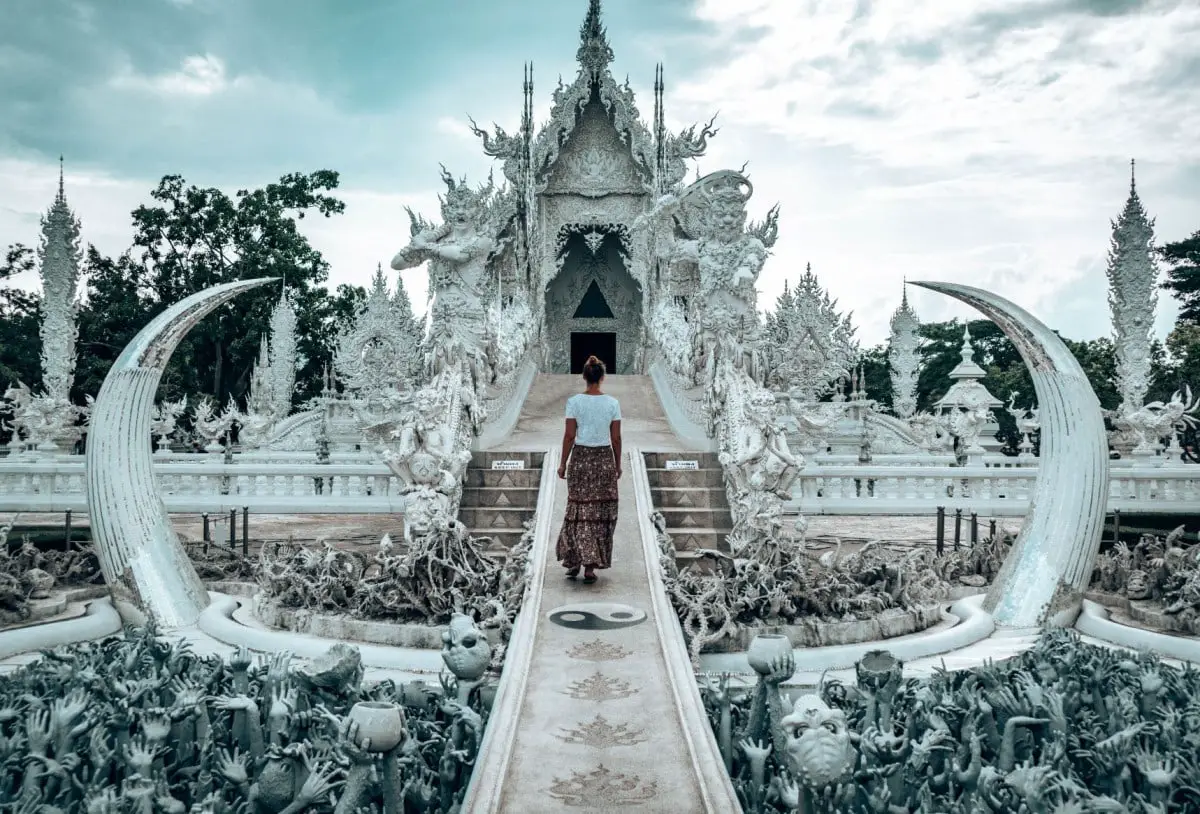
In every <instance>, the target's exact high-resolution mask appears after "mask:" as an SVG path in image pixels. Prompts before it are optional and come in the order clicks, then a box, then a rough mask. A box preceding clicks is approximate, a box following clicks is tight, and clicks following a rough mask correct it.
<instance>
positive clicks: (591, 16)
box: [575, 0, 613, 79]
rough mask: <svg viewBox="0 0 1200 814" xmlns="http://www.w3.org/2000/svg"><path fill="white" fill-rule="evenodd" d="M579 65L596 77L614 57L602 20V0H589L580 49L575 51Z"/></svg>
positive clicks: (580, 30)
mask: <svg viewBox="0 0 1200 814" xmlns="http://www.w3.org/2000/svg"><path fill="white" fill-rule="evenodd" d="M575 59H576V60H578V61H579V67H580V68H581V69H583V70H585V71H587V72H588V73H589V74H590V75H591V76H592V78H593V79H594V78H596V77H597V76H598V75H599V74H600V72H601V71H603V70H605V69H607V68H608V66H609V63H611V62H612V59H613V51H612V48H611V47H610V46H609V44H608V34H607V32H605V30H604V25H603V24H602V23H601V22H600V0H588V11H587V16H586V17H584V19H583V25H582V26H580V28H579V50H578V51H577V52H576V53H575Z"/></svg>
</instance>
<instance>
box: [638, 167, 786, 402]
mask: <svg viewBox="0 0 1200 814" xmlns="http://www.w3.org/2000/svg"><path fill="white" fill-rule="evenodd" d="M753 194H754V187H753V186H752V185H751V184H750V179H748V178H746V176H744V175H742V174H741V173H739V172H734V171H732V170H722V171H720V172H715V173H712V174H711V175H707V176H705V177H703V178H701V179H700V180H698V181H696V182H695V183H694V184H692V185H691V186H689V187H688V188H687V189H685V190H684V191H683V192H682V193H681V194H680V195H679V196H678V197H677V198H676V197H674V196H668V199H667V200H666V201H664V202H660V205H659V207H658V209H659V211H660V213H664V214H665V213H667V212H671V211H674V210H679V209H682V210H689V209H690V210H693V214H692V217H691V218H690V220H691V222H692V223H693V224H695V226H694V227H693V228H694V229H695V231H696V232H699V234H700V237H698V238H695V239H691V240H683V241H680V242H679V243H677V244H676V246H675V252H674V256H673V257H672V262H673V263H674V264H693V265H695V267H696V269H697V274H698V277H699V283H700V285H699V291H698V295H699V296H698V301H697V302H696V303H695V305H694V307H693V316H694V319H695V323H694V324H695V326H696V327H695V328H694V329H693V332H692V337H693V339H692V348H693V354H694V357H693V358H694V361H695V364H696V366H697V368H698V370H700V371H702V373H701V374H700V376H699V378H700V380H701V381H702V382H703V383H704V384H706V385H707V386H709V387H711V386H713V383H714V380H715V378H716V374H717V368H718V367H719V364H720V362H721V361H723V360H728V361H729V362H730V363H731V364H732V365H733V367H734V368H736V369H738V370H742V371H744V372H745V373H746V375H747V376H749V377H750V378H751V379H754V380H756V381H761V380H762V376H763V374H764V373H765V371H764V370H763V365H762V360H761V358H760V357H759V349H760V344H759V343H760V333H761V326H760V325H759V321H758V309H757V303H758V293H757V291H756V290H755V283H756V282H757V280H758V275H759V272H761V271H762V267H763V263H765V262H766V259H767V247H766V245H764V243H763V241H762V239H761V238H760V237H759V236H758V235H757V234H756V233H754V232H753V231H750V230H747V229H746V202H747V201H748V200H749V199H750V196H751V195H753ZM697 208H699V209H700V213H699V215H698V216H697V215H696V214H694V211H695V210H696V209H697ZM685 217H686V213H685Z"/></svg>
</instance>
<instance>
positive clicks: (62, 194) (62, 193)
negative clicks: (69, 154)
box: [58, 153, 67, 201]
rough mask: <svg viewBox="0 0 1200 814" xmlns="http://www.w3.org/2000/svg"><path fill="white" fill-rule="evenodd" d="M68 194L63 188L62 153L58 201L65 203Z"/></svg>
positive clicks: (59, 159)
mask: <svg viewBox="0 0 1200 814" xmlns="http://www.w3.org/2000/svg"><path fill="white" fill-rule="evenodd" d="M66 199H67V193H66V190H65V189H64V186H63V157H62V154H61V153H60V154H59V156H58V200H60V201H65V200H66Z"/></svg>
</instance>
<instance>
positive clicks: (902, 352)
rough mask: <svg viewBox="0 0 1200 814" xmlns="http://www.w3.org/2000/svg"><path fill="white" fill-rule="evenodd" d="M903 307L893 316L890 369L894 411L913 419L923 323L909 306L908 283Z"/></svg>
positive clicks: (889, 349) (889, 357)
mask: <svg viewBox="0 0 1200 814" xmlns="http://www.w3.org/2000/svg"><path fill="white" fill-rule="evenodd" d="M901 291H902V294H901V296H900V307H899V308H897V309H896V312H895V313H894V314H892V321H891V328H892V332H891V336H890V337H889V340H888V367H889V369H890V373H891V379H892V412H893V413H895V414H896V416H897V417H899V418H911V417H912V416H913V415H915V414H916V412H917V380H918V379H919V378H920V375H921V355H920V346H921V336H920V329H921V323H920V322H919V321H918V320H917V315H916V313H915V312H914V311H913V309H912V307H911V306H910V305H909V304H908V281H907V279H906V280H905V285H904V286H903V287H902V289H901Z"/></svg>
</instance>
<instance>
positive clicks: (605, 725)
mask: <svg viewBox="0 0 1200 814" xmlns="http://www.w3.org/2000/svg"><path fill="white" fill-rule="evenodd" d="M558 738H559V739H560V740H562V741H564V742H566V743H571V744H577V745H580V746H588V747H591V748H593V749H608V748H610V747H613V746H634V745H636V744H639V743H643V742H645V741H646V740H647V738H646V735H645V732H644V731H643V730H641V729H630V728H629V725H628V724H610V723H609V722H608V721H607V720H605V718H604V716H602V715H597V716H596V717H595V718H594V719H592V720H591V721H588V722H587V723H584V724H580V725H579V728H578V729H564V730H563V732H562V734H560V735H558Z"/></svg>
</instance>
